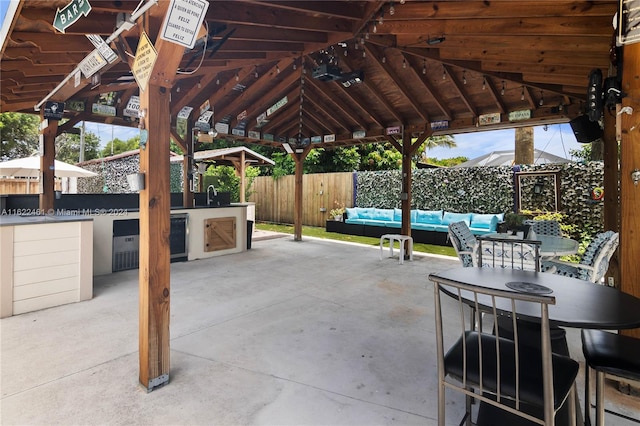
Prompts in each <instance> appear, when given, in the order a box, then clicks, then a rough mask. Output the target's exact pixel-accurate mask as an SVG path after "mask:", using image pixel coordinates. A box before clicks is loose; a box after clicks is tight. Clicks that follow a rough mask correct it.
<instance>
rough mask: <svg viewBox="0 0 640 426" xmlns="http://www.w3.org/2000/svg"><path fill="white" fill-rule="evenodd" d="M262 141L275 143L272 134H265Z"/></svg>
mask: <svg viewBox="0 0 640 426" xmlns="http://www.w3.org/2000/svg"><path fill="white" fill-rule="evenodd" d="M262 139H264V140H265V141H273V139H274V138H273V135H272V134H271V133H265V134H264V135H262Z"/></svg>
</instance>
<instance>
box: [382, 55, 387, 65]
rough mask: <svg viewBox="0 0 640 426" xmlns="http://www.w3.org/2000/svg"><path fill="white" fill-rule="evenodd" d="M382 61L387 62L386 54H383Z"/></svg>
mask: <svg viewBox="0 0 640 426" xmlns="http://www.w3.org/2000/svg"><path fill="white" fill-rule="evenodd" d="M382 63H383V64H386V63H387V57H386V56H384V55H382Z"/></svg>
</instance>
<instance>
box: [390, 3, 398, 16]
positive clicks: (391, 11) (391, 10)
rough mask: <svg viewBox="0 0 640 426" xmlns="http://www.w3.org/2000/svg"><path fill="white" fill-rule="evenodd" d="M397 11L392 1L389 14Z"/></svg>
mask: <svg viewBox="0 0 640 426" xmlns="http://www.w3.org/2000/svg"><path fill="white" fill-rule="evenodd" d="M394 13H396V8H395V7H393V2H391V6H389V15H393V14H394Z"/></svg>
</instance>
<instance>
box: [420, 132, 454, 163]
mask: <svg viewBox="0 0 640 426" xmlns="http://www.w3.org/2000/svg"><path fill="white" fill-rule="evenodd" d="M439 146H444V147H446V148H455V147H456V141H455V139H454V138H453V136H451V135H438V136H429V137H428V138H427V139H426V140H425V141H424V143H423V144H422V146H421V147H420V148H418V150H417V151H416V158H414V159H413V160H414V161H415V162H416V163H417V162H421V163H426V162H427V159H428V158H429V156H428V155H427V151H429V150H430V149H433V148H436V147H439Z"/></svg>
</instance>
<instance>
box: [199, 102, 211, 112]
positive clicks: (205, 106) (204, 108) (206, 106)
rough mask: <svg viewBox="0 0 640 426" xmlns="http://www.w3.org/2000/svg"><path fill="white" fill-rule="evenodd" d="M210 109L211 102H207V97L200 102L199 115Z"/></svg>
mask: <svg viewBox="0 0 640 426" xmlns="http://www.w3.org/2000/svg"><path fill="white" fill-rule="evenodd" d="M210 109H211V103H210V102H209V99H207V100H206V101H204V102H203V103H202V105H200V115H202V114H204V112H205V111H209V110H210Z"/></svg>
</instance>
